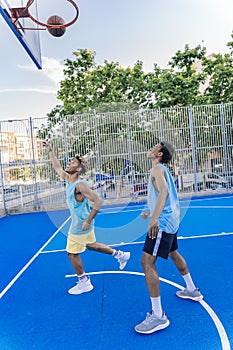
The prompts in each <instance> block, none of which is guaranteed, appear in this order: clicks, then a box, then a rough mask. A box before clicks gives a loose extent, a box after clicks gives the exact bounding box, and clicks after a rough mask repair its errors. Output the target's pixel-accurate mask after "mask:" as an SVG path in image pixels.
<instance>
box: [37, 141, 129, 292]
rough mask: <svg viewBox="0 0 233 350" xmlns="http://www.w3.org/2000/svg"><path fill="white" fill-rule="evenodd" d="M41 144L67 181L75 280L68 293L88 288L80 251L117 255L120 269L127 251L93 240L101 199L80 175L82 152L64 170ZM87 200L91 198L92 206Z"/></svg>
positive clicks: (83, 167) (69, 249)
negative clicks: (76, 281)
mask: <svg viewBox="0 0 233 350" xmlns="http://www.w3.org/2000/svg"><path fill="white" fill-rule="evenodd" d="M44 147H45V149H46V150H47V151H48V152H49V155H50V159H51V161H52V165H53V168H54V170H55V171H56V172H57V174H58V175H59V176H60V177H61V178H62V179H63V180H65V181H66V198H67V204H68V207H69V210H70V215H71V225H70V228H69V232H68V237H67V245H66V251H67V254H68V257H69V259H70V262H71V264H72V266H73V268H74V270H75V272H76V273H77V276H78V283H77V284H76V285H75V286H74V287H72V288H71V289H69V291H68V293H69V294H82V293H86V292H90V291H91V290H92V289H93V288H94V287H93V285H92V284H91V281H90V277H89V276H86V274H85V271H84V268H83V263H82V260H81V257H80V253H82V252H84V251H85V250H86V249H88V250H93V251H96V252H100V253H104V254H108V255H112V256H113V257H114V258H116V259H117V261H118V263H119V268H120V270H123V268H124V267H125V266H126V264H127V262H128V260H129V258H130V252H122V251H121V250H115V249H112V248H111V247H109V246H107V245H105V244H102V243H98V242H96V238H95V233H94V218H95V216H96V215H97V213H98V211H99V209H100V207H101V205H102V199H101V198H100V197H99V196H98V195H97V193H96V192H95V191H93V190H92V189H91V188H90V187H89V186H88V184H87V182H86V181H85V180H84V179H82V178H80V175H82V174H84V173H85V172H86V170H87V163H86V161H85V159H84V158H83V157H81V156H75V157H74V158H73V159H71V160H70V161H69V163H68V164H67V167H66V169H65V170H63V169H62V167H61V164H60V162H59V160H58V159H57V157H56V155H55V153H54V152H53V150H52V147H51V145H50V143H49V142H47V141H44ZM89 201H91V202H92V208H91V207H90V203H89Z"/></svg>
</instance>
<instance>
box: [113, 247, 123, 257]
mask: <svg viewBox="0 0 233 350" xmlns="http://www.w3.org/2000/svg"><path fill="white" fill-rule="evenodd" d="M112 255H113V256H114V258H116V259H117V258H119V257H120V256H121V255H122V251H121V250H115V249H114V250H113V253H112Z"/></svg>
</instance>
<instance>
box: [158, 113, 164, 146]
mask: <svg viewBox="0 0 233 350" xmlns="http://www.w3.org/2000/svg"><path fill="white" fill-rule="evenodd" d="M158 118H159V140H160V141H162V140H163V135H164V133H163V130H164V123H163V118H162V116H161V108H160V107H158Z"/></svg>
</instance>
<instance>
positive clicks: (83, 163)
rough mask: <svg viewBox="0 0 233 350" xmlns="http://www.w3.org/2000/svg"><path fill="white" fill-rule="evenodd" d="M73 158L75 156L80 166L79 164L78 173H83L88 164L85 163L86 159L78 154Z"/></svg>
mask: <svg viewBox="0 0 233 350" xmlns="http://www.w3.org/2000/svg"><path fill="white" fill-rule="evenodd" d="M74 158H76V159H77V160H78V161H79V163H80V166H81V170H80V172H79V174H80V175H83V174H85V173H86V172H87V170H88V164H87V161H86V159H85V158H84V157H82V156H80V155H76V156H75V157H74Z"/></svg>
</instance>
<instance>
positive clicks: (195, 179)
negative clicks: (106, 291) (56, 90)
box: [0, 104, 233, 213]
mask: <svg viewBox="0 0 233 350" xmlns="http://www.w3.org/2000/svg"><path fill="white" fill-rule="evenodd" d="M232 116H233V104H220V105H208V106H195V107H193V106H189V107H177V108H163V109H156V110H137V111H121V112H111V113H101V114H99V113H98V114H97V113H90V114H87V113H85V114H76V115H71V116H64V117H58V116H55V117H54V118H53V119H52V120H51V119H48V118H29V119H21V120H8V121H1V122H0V211H1V212H2V213H11V212H24V211H28V210H43V209H45V208H46V209H48V208H62V207H64V205H65V191H64V183H63V181H61V179H60V178H59V177H58V176H57V175H56V173H55V171H54V170H53V168H52V166H51V162H50V160H49V156H48V154H47V152H46V151H45V150H44V149H43V145H42V142H43V140H44V139H48V140H50V142H51V144H52V146H53V149H54V151H55V153H56V154H57V156H58V159H59V160H60V162H61V164H62V166H65V164H66V163H67V162H68V161H69V159H71V158H72V157H73V156H74V155H76V154H81V155H84V156H85V157H86V158H87V159H88V162H89V171H88V173H87V174H86V176H85V177H86V179H87V181H88V182H89V184H90V186H91V187H92V188H93V189H95V190H96V191H97V192H98V193H99V195H100V196H101V197H102V198H103V199H105V200H109V201H111V200H114V199H123V198H128V199H132V200H138V199H140V198H144V196H145V195H146V192H147V178H148V174H149V169H150V166H151V165H150V162H148V160H147V157H146V155H147V152H148V150H149V149H150V148H151V147H153V146H154V145H155V144H157V143H158V142H160V141H161V140H166V141H168V142H170V143H172V144H173V145H174V147H175V149H176V154H175V157H174V159H173V161H172V163H171V164H170V165H169V168H170V170H171V172H172V174H173V176H174V181H175V183H176V186H177V190H178V192H179V193H180V194H183V193H188V194H189V195H190V194H191V193H203V192H204V193H205V194H208V193H210V194H212V193H213V191H216V190H217V189H218V190H220V191H227V192H229V191H231V187H232V186H233V161H232V156H233V119H232Z"/></svg>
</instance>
